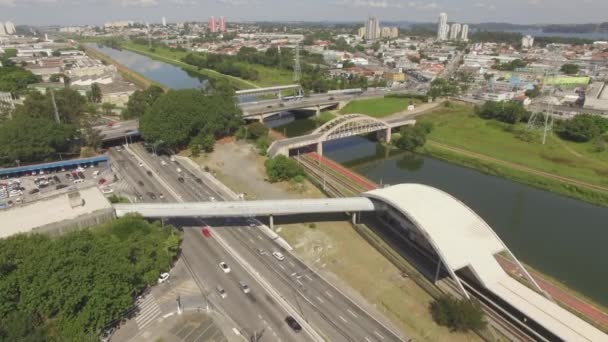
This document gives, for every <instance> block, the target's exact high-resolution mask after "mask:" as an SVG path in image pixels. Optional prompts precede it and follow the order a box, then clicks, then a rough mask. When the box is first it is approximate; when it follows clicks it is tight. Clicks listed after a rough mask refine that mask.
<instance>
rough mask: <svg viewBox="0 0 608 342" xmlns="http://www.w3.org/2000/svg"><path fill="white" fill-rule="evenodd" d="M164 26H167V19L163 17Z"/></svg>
mask: <svg viewBox="0 0 608 342" xmlns="http://www.w3.org/2000/svg"><path fill="white" fill-rule="evenodd" d="M163 26H167V18H165V17H163Z"/></svg>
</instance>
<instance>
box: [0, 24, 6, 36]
mask: <svg viewBox="0 0 608 342" xmlns="http://www.w3.org/2000/svg"><path fill="white" fill-rule="evenodd" d="M0 36H6V30H5V29H4V24H3V23H2V22H1V21H0Z"/></svg>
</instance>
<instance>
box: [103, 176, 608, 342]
mask: <svg viewBox="0 0 608 342" xmlns="http://www.w3.org/2000/svg"><path fill="white" fill-rule="evenodd" d="M113 206H114V209H115V210H116V215H117V216H119V217H120V216H124V215H127V214H134V213H135V214H140V215H142V216H144V217H148V218H164V217H248V216H262V215H268V216H270V217H272V216H271V215H293V214H315V213H331V212H349V213H352V214H353V218H355V219H356V214H357V213H358V212H375V213H376V214H378V215H381V216H387V217H390V222H391V227H392V228H393V229H395V230H396V231H399V230H400V231H401V232H402V234H401V235H402V236H404V238H407V239H409V240H411V241H413V242H415V243H416V244H418V245H421V246H425V248H428V249H430V250H431V251H432V252H434V255H435V258H436V260H434V261H435V262H436V263H437V271H436V275H435V279H434V280H435V281H437V277H438V275H439V273H440V272H439V271H440V270H442V269H445V270H446V271H447V273H448V274H449V276H450V277H451V278H452V279H453V280H454V282H455V283H456V284H457V287H458V288H459V289H460V292H461V294H462V295H463V296H465V297H467V298H469V296H470V293H469V292H468V291H467V290H465V287H464V286H463V281H464V280H463V279H461V278H460V275H457V274H456V272H459V271H463V270H464V271H470V272H468V274H470V275H471V277H473V278H474V281H475V282H476V283H477V284H479V285H480V286H482V287H484V288H485V289H486V290H488V291H489V292H491V293H492V294H493V295H494V296H495V297H497V298H499V299H500V300H501V301H503V302H504V303H506V304H507V305H508V306H510V307H511V308H513V309H514V310H515V311H516V313H515V316H514V317H512V318H513V320H514V321H515V323H514V324H519V326H520V327H522V329H527V330H524V331H527V332H528V334H529V335H530V336H534V339H535V340H540V341H556V340H563V341H589V342H591V341H594V342H596V341H607V340H608V336H607V335H606V334H604V333H603V332H601V331H600V330H599V329H597V328H595V327H594V326H592V325H590V324H589V323H587V322H585V321H583V320H582V319H581V318H579V317H578V316H576V315H574V314H572V313H571V312H570V311H567V310H565V309H564V308H562V307H561V306H560V305H558V304H556V303H554V302H553V301H552V300H551V299H550V298H549V296H548V295H546V294H545V292H544V291H543V290H542V289H541V288H540V287H539V286H538V284H537V283H536V281H535V280H534V278H532V277H531V276H530V274H529V273H528V272H527V271H526V269H525V268H524V267H523V266H522V265H521V263H520V262H519V261H518V260H517V258H515V256H514V255H513V254H512V253H511V251H510V250H509V249H508V248H507V246H506V245H505V244H504V243H503V242H502V240H501V239H500V238H499V237H498V235H496V233H495V232H494V231H493V230H492V228H491V227H490V226H489V225H488V224H487V223H486V222H485V221H484V220H483V219H482V218H481V217H479V216H478V215H477V214H476V213H475V212H474V211H473V210H472V209H471V208H469V207H467V206H466V205H465V204H464V203H462V202H461V201H459V200H458V199H456V198H454V197H453V196H451V195H449V194H447V193H445V192H443V191H441V190H439V189H436V188H433V187H430V186H427V185H422V184H399V185H394V186H390V187H386V188H382V189H376V190H372V191H368V192H364V193H362V194H361V196H359V197H353V198H335V199H327V198H321V199H305V200H303V199H297V200H262V201H225V202H199V203H140V204H114V205H113ZM271 222H272V220H271ZM498 254H502V255H505V256H507V257H509V258H510V259H511V260H512V262H513V263H514V264H515V265H516V267H518V269H519V271H520V273H521V274H522V276H523V277H524V278H525V279H526V281H527V282H528V283H529V284H530V287H527V286H525V285H523V284H522V283H521V282H520V281H518V280H516V279H514V278H512V277H511V276H510V275H509V274H508V273H506V272H505V271H504V269H503V268H502V267H501V266H500V264H499V263H498V261H497V259H496V258H497V255H498ZM459 274H460V273H459ZM471 294H472V293H471ZM545 296H546V297H545ZM499 305H501V307H502V306H503V305H505V304H499ZM509 312H513V310H512V309H509ZM509 314H510V313H509ZM529 321H531V322H529ZM530 323H533V324H530ZM535 324H537V325H538V326H537V325H535ZM538 331H540V333H539V332H538Z"/></svg>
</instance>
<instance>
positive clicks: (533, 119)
mask: <svg viewBox="0 0 608 342" xmlns="http://www.w3.org/2000/svg"><path fill="white" fill-rule="evenodd" d="M546 100H547V102H546V104H547V108H546V110H545V111H544V112H540V113H539V112H536V111H534V112H532V115H530V120H528V127H527V130H528V131H542V132H543V145H544V144H545V142H546V141H547V133H549V132H551V131H552V130H553V115H552V111H553V105H552V104H551V102H550V99H546Z"/></svg>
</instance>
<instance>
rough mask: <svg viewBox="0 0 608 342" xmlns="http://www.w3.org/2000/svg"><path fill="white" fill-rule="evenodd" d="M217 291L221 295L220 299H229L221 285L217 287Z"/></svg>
mask: <svg viewBox="0 0 608 342" xmlns="http://www.w3.org/2000/svg"><path fill="white" fill-rule="evenodd" d="M215 289H216V290H217V293H218V294H219V295H220V297H222V298H226V297H228V294H227V293H226V290H224V288H223V287H221V286H220V285H218V286H216V287H215Z"/></svg>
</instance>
